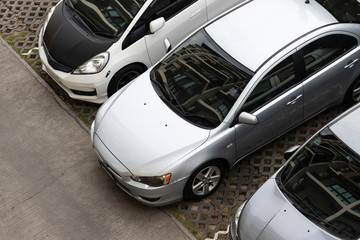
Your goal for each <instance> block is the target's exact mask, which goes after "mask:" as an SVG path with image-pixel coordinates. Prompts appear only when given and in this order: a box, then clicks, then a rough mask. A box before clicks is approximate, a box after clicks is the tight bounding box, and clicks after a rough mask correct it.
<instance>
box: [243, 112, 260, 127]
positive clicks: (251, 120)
mask: <svg viewBox="0 0 360 240" xmlns="http://www.w3.org/2000/svg"><path fill="white" fill-rule="evenodd" d="M238 120H239V123H246V124H251V125H256V124H258V123H259V119H258V118H257V117H256V116H255V115H253V114H251V113H247V112H242V113H240V115H239V118H238Z"/></svg>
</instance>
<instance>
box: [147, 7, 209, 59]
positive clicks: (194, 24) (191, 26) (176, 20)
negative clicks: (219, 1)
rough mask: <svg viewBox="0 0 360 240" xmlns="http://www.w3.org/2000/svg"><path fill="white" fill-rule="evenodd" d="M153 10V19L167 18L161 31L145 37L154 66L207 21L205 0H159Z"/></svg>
mask: <svg viewBox="0 0 360 240" xmlns="http://www.w3.org/2000/svg"><path fill="white" fill-rule="evenodd" d="M152 9H153V10H152V11H154V12H153V13H152V17H153V19H156V18H159V17H164V18H165V24H164V26H163V27H162V28H161V29H159V30H158V31H156V32H155V33H152V34H147V35H146V36H145V41H146V46H147V49H148V54H149V57H150V60H151V62H152V64H154V63H156V62H157V61H158V60H160V58H161V57H162V56H164V55H165V54H166V52H167V51H168V50H169V46H171V47H174V46H175V45H176V44H178V43H179V42H180V41H181V40H182V39H184V38H185V37H186V36H187V35H189V34H190V33H191V32H192V31H194V30H195V29H197V28H198V27H200V26H201V25H202V24H203V23H205V22H206V21H207V16H206V5H205V0H175V1H173V0H161V1H160V0H159V1H156V2H155V4H154V6H153V7H152ZM165 42H167V43H165ZM167 44H169V45H167Z"/></svg>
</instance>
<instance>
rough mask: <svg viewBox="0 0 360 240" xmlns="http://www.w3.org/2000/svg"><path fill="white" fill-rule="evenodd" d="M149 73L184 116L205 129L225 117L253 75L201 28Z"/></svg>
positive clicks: (217, 123)
mask: <svg viewBox="0 0 360 240" xmlns="http://www.w3.org/2000/svg"><path fill="white" fill-rule="evenodd" d="M151 74H152V75H153V76H154V78H155V81H158V82H160V83H162V84H163V85H164V86H165V88H166V90H167V92H168V94H167V95H168V96H169V99H170V100H175V101H171V103H172V104H173V105H175V106H176V107H178V109H179V110H180V113H181V115H182V116H183V117H185V118H186V119H187V120H189V121H191V122H192V123H194V124H197V125H199V126H202V127H207V128H214V127H216V126H218V125H219V124H220V123H221V122H222V121H223V120H224V118H225V117H226V116H227V114H228V112H229V111H230V109H231V107H232V106H233V105H234V103H235V101H236V99H237V98H238V97H239V95H240V94H241V92H242V90H243V89H244V88H245V86H246V84H247V83H248V82H249V80H250V79H251V76H252V73H251V72H249V71H246V69H244V67H242V66H241V65H240V64H239V63H237V62H235V61H234V60H233V59H232V58H231V57H230V56H229V55H227V54H226V53H225V52H223V51H222V50H221V49H220V48H219V47H218V46H217V45H216V44H215V43H214V42H213V41H212V40H211V38H210V37H209V36H208V35H207V34H206V32H205V31H204V30H202V31H200V32H198V33H196V34H195V35H193V36H192V37H191V38H190V39H189V40H187V41H186V42H185V43H183V44H182V45H181V46H180V47H178V49H177V50H176V51H175V52H174V53H173V54H171V55H170V56H169V57H167V58H166V59H165V60H163V61H162V62H161V63H160V64H159V65H158V66H156V67H155V68H154V70H153V71H152V73H151Z"/></svg>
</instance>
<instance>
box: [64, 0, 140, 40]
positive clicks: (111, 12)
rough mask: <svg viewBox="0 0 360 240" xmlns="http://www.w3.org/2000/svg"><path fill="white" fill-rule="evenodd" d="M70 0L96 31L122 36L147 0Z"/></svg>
mask: <svg viewBox="0 0 360 240" xmlns="http://www.w3.org/2000/svg"><path fill="white" fill-rule="evenodd" d="M70 1H71V3H72V5H73V7H74V8H75V9H76V10H77V12H78V14H79V16H80V17H81V18H82V19H83V20H84V22H85V23H86V24H87V25H88V27H89V28H91V29H92V30H93V31H94V32H95V33H98V34H102V35H109V36H114V37H120V36H121V35H122V34H123V33H124V31H125V30H126V28H127V27H128V26H129V24H130V23H131V21H132V19H133V18H134V17H135V15H136V14H137V12H138V11H139V10H140V8H141V7H142V6H143V5H144V3H145V1H146V0H70ZM67 6H68V5H67Z"/></svg>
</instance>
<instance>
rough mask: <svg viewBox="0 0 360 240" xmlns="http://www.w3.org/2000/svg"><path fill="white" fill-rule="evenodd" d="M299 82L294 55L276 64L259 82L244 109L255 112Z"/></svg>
mask: <svg viewBox="0 0 360 240" xmlns="http://www.w3.org/2000/svg"><path fill="white" fill-rule="evenodd" d="M297 83H298V81H297V78H296V77H295V66H294V61H293V57H292V56H290V57H288V58H286V59H285V60H283V61H282V62H281V63H279V64H278V65H276V67H274V68H273V69H272V70H271V71H270V72H269V73H268V74H266V76H265V77H264V78H263V79H262V80H261V81H260V82H259V83H258V85H257V86H256V87H255V89H254V90H253V91H252V93H251V94H250V96H249V98H248V99H247V100H246V102H245V104H244V106H243V108H242V111H246V112H253V111H254V110H256V109H257V108H259V107H260V106H263V105H265V104H266V103H267V102H269V101H270V100H272V99H274V98H275V97H276V96H278V95H280V94H281V93H283V92H284V91H285V90H287V89H289V88H291V87H293V86H295V85H296V84H297Z"/></svg>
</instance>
